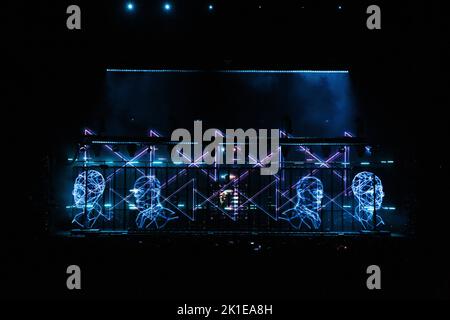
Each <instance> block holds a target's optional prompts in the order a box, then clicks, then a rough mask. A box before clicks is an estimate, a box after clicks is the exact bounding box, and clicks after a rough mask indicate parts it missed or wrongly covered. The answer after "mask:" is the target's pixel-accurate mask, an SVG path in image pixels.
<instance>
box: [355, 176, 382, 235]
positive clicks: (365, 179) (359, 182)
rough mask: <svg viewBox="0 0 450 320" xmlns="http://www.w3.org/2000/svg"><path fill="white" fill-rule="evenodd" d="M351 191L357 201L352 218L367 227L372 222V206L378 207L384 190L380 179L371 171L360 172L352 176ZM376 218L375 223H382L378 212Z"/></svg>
mask: <svg viewBox="0 0 450 320" xmlns="http://www.w3.org/2000/svg"><path fill="white" fill-rule="evenodd" d="M352 191H353V195H354V196H355V199H356V201H357V202H358V205H357V206H356V208H355V214H354V216H353V218H354V219H355V220H356V221H358V222H359V223H361V224H362V226H363V227H364V228H367V227H368V226H369V225H371V224H373V212H374V208H375V209H376V210H378V209H380V208H381V204H382V203H383V197H384V192H383V185H382V184H381V180H380V178H378V177H377V176H376V175H375V174H374V173H372V172H367V171H363V172H360V173H358V174H357V175H356V176H355V177H354V178H353V181H352ZM376 219H377V221H376V224H377V225H380V224H384V222H383V219H381V217H380V216H379V215H378V214H377V216H376Z"/></svg>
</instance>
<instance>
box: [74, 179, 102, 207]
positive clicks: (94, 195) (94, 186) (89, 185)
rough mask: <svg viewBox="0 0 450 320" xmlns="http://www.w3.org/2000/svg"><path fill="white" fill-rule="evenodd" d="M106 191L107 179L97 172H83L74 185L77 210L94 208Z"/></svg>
mask: <svg viewBox="0 0 450 320" xmlns="http://www.w3.org/2000/svg"><path fill="white" fill-rule="evenodd" d="M104 190H105V178H103V176H102V174H101V173H100V172H98V171H96V170H87V171H84V172H81V173H80V174H79V175H78V176H77V178H76V179H75V183H74V185H73V191H72V195H73V199H74V202H75V206H76V207H77V208H83V207H84V206H88V207H93V206H94V205H95V204H96V203H97V201H98V199H99V198H100V197H101V196H102V194H103V191H104Z"/></svg>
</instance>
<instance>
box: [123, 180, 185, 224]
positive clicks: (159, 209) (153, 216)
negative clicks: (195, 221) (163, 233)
mask: <svg viewBox="0 0 450 320" xmlns="http://www.w3.org/2000/svg"><path fill="white" fill-rule="evenodd" d="M132 192H133V193H134V197H135V199H136V208H137V209H138V210H139V214H138V216H137V217H136V225H137V226H138V228H140V229H143V228H149V227H151V226H153V225H154V226H155V227H156V228H157V229H159V228H162V227H164V226H165V225H166V224H167V222H169V221H170V220H173V219H177V218H178V217H177V216H176V215H175V212H173V211H172V210H170V209H168V208H165V207H163V205H162V204H161V200H160V197H161V183H160V182H159V180H158V179H157V178H155V177H154V176H142V177H140V178H139V179H137V180H136V182H135V183H134V188H133V189H132Z"/></svg>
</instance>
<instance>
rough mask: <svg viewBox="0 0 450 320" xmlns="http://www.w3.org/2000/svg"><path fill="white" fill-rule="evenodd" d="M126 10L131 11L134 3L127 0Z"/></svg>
mask: <svg viewBox="0 0 450 320" xmlns="http://www.w3.org/2000/svg"><path fill="white" fill-rule="evenodd" d="M127 10H128V11H133V10H134V4H133V3H132V2H128V3H127Z"/></svg>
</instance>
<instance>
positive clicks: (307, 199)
mask: <svg viewBox="0 0 450 320" xmlns="http://www.w3.org/2000/svg"><path fill="white" fill-rule="evenodd" d="M322 198H323V185H322V182H321V181H320V180H319V179H318V178H316V177H312V176H308V177H303V178H301V179H300V181H299V182H298V183H297V203H296V205H295V206H294V208H291V209H289V210H286V211H284V212H283V213H282V214H281V216H280V219H282V220H286V221H288V222H289V223H290V224H291V225H292V226H293V227H294V228H296V229H300V227H301V226H302V225H305V226H306V227H307V228H309V229H312V228H314V229H317V228H319V227H320V224H321V220H320V216H319V210H320V208H321V203H322Z"/></svg>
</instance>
